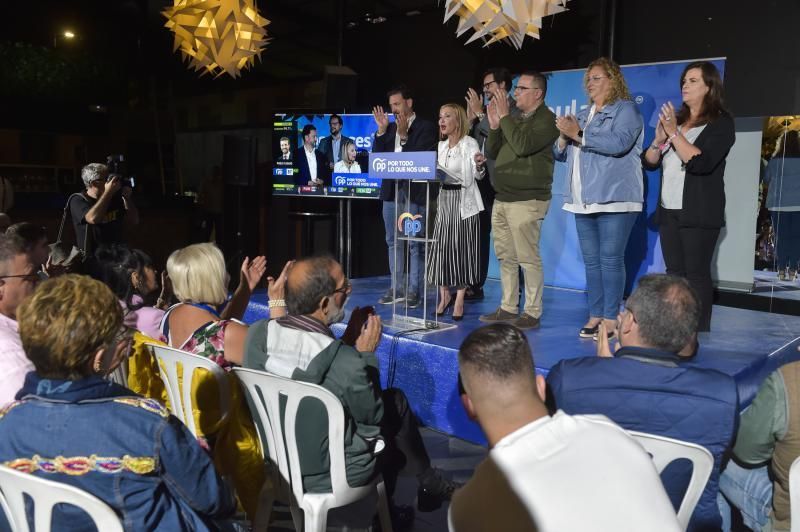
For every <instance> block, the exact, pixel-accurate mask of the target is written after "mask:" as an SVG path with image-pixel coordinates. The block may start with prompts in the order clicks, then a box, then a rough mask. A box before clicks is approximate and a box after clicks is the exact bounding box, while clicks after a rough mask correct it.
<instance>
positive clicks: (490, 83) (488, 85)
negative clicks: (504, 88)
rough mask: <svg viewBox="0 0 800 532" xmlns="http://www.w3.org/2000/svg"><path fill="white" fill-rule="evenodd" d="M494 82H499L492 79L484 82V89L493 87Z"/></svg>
mask: <svg viewBox="0 0 800 532" xmlns="http://www.w3.org/2000/svg"><path fill="white" fill-rule="evenodd" d="M492 83H497V82H496V81H490V82H489V83H484V84H483V90H486V89H488V88H489V87H491V86H492Z"/></svg>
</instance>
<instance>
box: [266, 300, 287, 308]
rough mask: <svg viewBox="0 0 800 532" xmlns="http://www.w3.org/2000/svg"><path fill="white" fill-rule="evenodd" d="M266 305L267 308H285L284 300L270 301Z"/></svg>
mask: <svg viewBox="0 0 800 532" xmlns="http://www.w3.org/2000/svg"><path fill="white" fill-rule="evenodd" d="M267 305H268V306H269V308H276V307H285V306H286V300H285V299H270V300H269V301H268V302H267Z"/></svg>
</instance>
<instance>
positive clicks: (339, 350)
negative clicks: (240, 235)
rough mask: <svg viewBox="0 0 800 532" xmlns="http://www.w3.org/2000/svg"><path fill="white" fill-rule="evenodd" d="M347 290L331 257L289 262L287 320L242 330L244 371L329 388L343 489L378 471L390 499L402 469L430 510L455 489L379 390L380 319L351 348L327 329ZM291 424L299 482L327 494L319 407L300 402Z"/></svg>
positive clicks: (406, 416)
mask: <svg viewBox="0 0 800 532" xmlns="http://www.w3.org/2000/svg"><path fill="white" fill-rule="evenodd" d="M351 291H352V287H351V285H350V282H349V281H348V279H347V278H346V277H345V275H344V272H343V271H342V267H341V265H339V263H338V262H336V261H335V260H334V259H333V258H331V257H315V258H308V259H301V260H298V261H296V262H295V263H294V264H293V265H292V267H291V268H290V269H289V271H288V274H287V278H286V287H285V295H284V298H285V302H286V310H287V311H288V315H286V316H283V317H280V318H277V319H274V320H261V321H258V322H256V323H254V324H253V325H252V326H251V327H250V329H249V331H248V334H247V339H246V341H245V359H244V366H245V367H247V368H251V369H258V370H266V371H268V372H270V373H274V374H276V375H280V376H281V377H286V378H290V379H294V380H298V381H303V382H310V383H313V384H318V385H320V386H322V387H323V388H326V389H327V390H330V391H331V392H332V393H333V394H334V395H336V396H337V397H338V398H339V400H341V402H342V406H344V411H345V435H344V437H345V462H346V464H347V480H348V482H349V484H350V485H351V486H361V485H364V484H366V483H367V482H369V481H370V480H371V479H372V478H373V477H374V475H375V474H376V472H382V473H383V476H384V480H385V481H386V485H387V491H388V492H389V493H390V494H391V493H392V490H393V487H394V481H395V479H396V476H397V473H398V471H399V470H400V469H401V468H402V469H403V471H404V472H405V473H407V474H414V475H416V476H417V480H418V482H419V489H418V492H417V496H418V502H417V507H418V509H419V510H420V511H432V510H435V509H437V508H438V507H439V506H441V504H442V501H444V500H449V499H450V496H451V495H452V492H453V490H454V489H455V487H456V485H455V484H454V483H453V482H451V481H448V480H446V479H444V478H443V477H442V475H441V474H440V471H439V470H437V469H435V468H433V467H431V463H430V458H429V457H428V453H427V452H426V451H425V446H424V444H423V442H422V437H421V436H420V433H419V426H418V424H417V421H416V418H415V417H414V414H413V412H412V411H411V408H410V407H409V405H408V401H407V399H406V397H405V395H404V394H403V392H402V391H400V390H398V389H394V388H390V389H387V390H381V386H380V377H379V373H378V369H379V367H378V359H377V357H376V356H375V350H376V349H377V347H378V343H379V342H380V339H381V327H382V326H381V320H380V318H379V317H378V316H376V315H371V316H369V318H368V319H367V322H366V324H365V326H364V327H363V329H362V330H361V332H360V334H359V335H358V337H357V339H356V341H355V345H354V346H350V345H347V344H345V343H344V342H343V341H342V340H337V339H336V338H335V337H334V335H333V332H332V331H331V329H330V326H331V325H332V324H333V323H336V322H340V321H342V320H343V319H344V306H345V303H346V301H347V297H348V296H349V295H350V293H351ZM298 419H302V420H303V421H304V423H303V424H302V426H300V427H298V429H297V437H298V444H299V446H300V457H301V463H302V469H303V484H304V485H305V487H306V489H307V490H309V491H311V492H326V491H330V489H331V486H330V478H329V473H328V447H327V442H326V438H327V421H326V419H327V417H326V414H325V412H324V410H323V409H322V408H321V406H320V405H317V404H310V405H305V404H304V405H303V406H301V412H300V413H299V414H298ZM321 431H324V433H323V432H321ZM408 510H410V509H408ZM404 511H407V510H404ZM411 518H412V519H413V511H412V513H411Z"/></svg>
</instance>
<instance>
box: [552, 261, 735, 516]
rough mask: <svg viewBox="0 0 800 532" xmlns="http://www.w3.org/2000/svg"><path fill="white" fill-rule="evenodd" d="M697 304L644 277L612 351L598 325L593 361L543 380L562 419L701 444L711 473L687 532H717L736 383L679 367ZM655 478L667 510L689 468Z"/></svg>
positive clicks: (568, 363) (679, 285) (568, 364)
mask: <svg viewBox="0 0 800 532" xmlns="http://www.w3.org/2000/svg"><path fill="white" fill-rule="evenodd" d="M699 319H700V305H699V303H698V299H697V296H696V294H695V293H694V290H692V288H691V286H689V283H688V281H686V279H684V278H682V277H678V276H673V275H664V274H653V275H646V276H644V277H642V278H641V279H640V280H639V284H638V286H637V288H636V290H635V291H634V292H633V294H631V295H630V297H629V298H628V300H627V301H626V304H625V310H623V311H622V312H621V313H620V315H619V317H618V318H617V330H616V336H617V339H618V341H619V348H618V349H617V350H616V351H615V352H612V350H611V349H610V346H609V342H608V335H607V334H605V327H601V332H600V334H599V337H598V338H599V339H598V349H597V355H598V356H596V357H585V358H573V359H566V360H562V361H561V362H559V363H558V364H556V365H555V366H554V367H553V368H552V369H551V371H550V374H549V375H548V377H547V385H548V386H549V387H550V389H551V390H552V392H553V398H554V399H555V402H556V406H557V407H558V408H559V409H560V410H563V411H565V412H566V413H568V414H572V415H575V414H603V415H605V416H608V417H609V418H611V419H612V420H613V421H614V422H616V423H617V424H619V425H620V426H622V427H623V428H626V429H628V430H637V431H640V432H648V433H652V434H658V435H660V436H667V437H669V438H675V439H678V440H683V441H688V442H691V443H695V444H697V445H702V446H703V447H705V448H706V449H708V450H709V451H710V452H711V454H712V455H713V456H714V468H713V469H712V471H711V477H710V478H709V480H708V484H706V487H705V491H703V494H702V495H701V497H700V501H699V502H698V504H697V507H696V508H695V511H694V514H693V516H692V521H691V523H690V524H689V530H719V529H720V525H721V524H722V522H721V518H720V514H719V510H718V508H717V501H716V498H717V492H718V490H719V476H720V465H721V462H722V457H723V455H724V454H725V452H726V450H727V449H728V448H729V446H730V445H731V444H732V441H733V438H734V435H735V422H736V418H737V415H738V411H739V408H738V406H739V405H738V403H739V401H738V393H737V388H736V382H735V381H734V380H733V378H732V377H730V376H729V375H726V374H724V373H721V372H718V371H715V370H711V369H704V368H698V367H692V366H689V365H688V364H686V362H687V361H688V359H689V358H690V357H691V355H684V354H682V352H683V351H684V348H685V347H686V346H687V345H694V343H695V331H696V330H697V322H698V321H699ZM675 466H678V467H674V466H670V467H669V468H668V469H667V474H665V475H663V476H662V479H663V480H664V485H665V487H666V488H667V493H669V495H670V498H671V499H672V501H673V504H675V503H676V501H677V503H679V502H680V500H681V498H682V497H683V492H684V491H685V489H686V485H687V483H688V479H689V475H690V473H691V468H690V467H687V466H684V465H683V464H680V465H679V464H675Z"/></svg>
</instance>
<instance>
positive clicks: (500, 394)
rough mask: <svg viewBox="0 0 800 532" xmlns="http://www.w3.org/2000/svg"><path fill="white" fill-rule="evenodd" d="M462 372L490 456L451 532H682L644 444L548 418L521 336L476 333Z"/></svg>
mask: <svg viewBox="0 0 800 532" xmlns="http://www.w3.org/2000/svg"><path fill="white" fill-rule="evenodd" d="M458 367H459V372H460V377H461V382H462V385H463V391H462V396H461V399H462V403H463V404H464V408H465V409H466V411H467V414H468V415H469V416H470V417H471V418H472V419H474V420H476V421H477V422H478V423H479V424H480V426H481V429H482V430H483V432H484V434H486V439H487V440H488V442H489V449H490V450H489V456H488V457H487V458H486V460H484V461H483V462H482V463H481V464H479V465H478V467H477V468H476V469H475V473H474V475H473V477H472V479H471V480H470V481H469V482H468V483H467V484H466V485H465V486H464V487H463V488H462V489H460V490H458V491H456V493H455V495H454V496H453V502H452V503H451V505H450V516H449V521H450V530H451V531H455V532H464V531H474V532H480V531H487V532H488V531H495V530H503V531H504V532H509V531H523V530H524V531H530V530H536V529H537V528H538V530H542V531H546V532H550V531H554V532H555V531H578V530H583V531H588V530H604V531H605V530H609V531H610V530H637V531H639V530H641V531H645V530H648V531H655V530H658V531H667V530H674V531H677V530H680V526H679V524H678V519H677V516H676V514H675V511H674V510H673V508H672V506H671V504H670V501H669V499H668V497H667V494H666V492H665V491H664V487H663V485H662V484H661V480H660V479H659V477H658V473H657V472H656V469H655V465H654V464H653V461H652V459H651V458H650V456H649V455H648V454H647V453H646V452H645V451H644V449H642V447H641V446H640V445H639V443H638V442H636V440H634V439H633V438H632V437H631V436H629V435H628V434H627V433H626V432H625V431H624V430H622V429H621V428H620V427H618V426H617V425H615V424H614V423H612V422H611V421H610V420H609V419H607V418H606V417H604V416H572V415H569V414H567V413H565V412H563V411H558V412H556V414H555V415H553V416H552V417H551V416H549V415H548V413H547V407H545V405H544V397H545V381H544V378H542V376H541V375H536V372H535V369H534V364H533V359H532V355H531V349H530V346H529V345H528V341H527V339H526V338H525V335H524V334H523V333H522V332H521V331H520V330H519V329H517V328H516V327H514V326H513V325H510V324H501V323H498V324H493V325H488V326H486V327H482V328H480V329H477V330H476V331H473V332H472V333H471V334H470V335H469V336H468V337H467V339H466V340H464V343H463V344H461V348H460V349H459V352H458ZM534 522H535V526H534Z"/></svg>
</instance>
